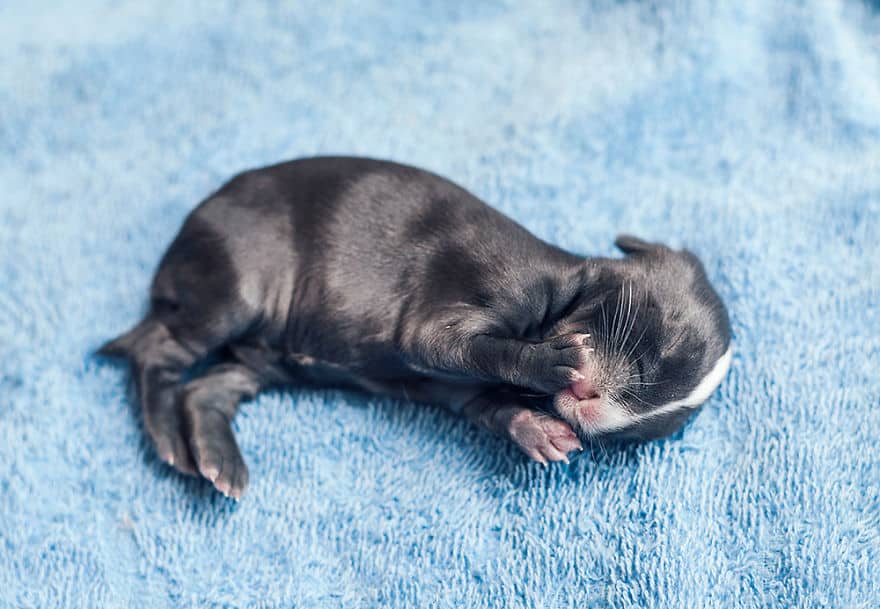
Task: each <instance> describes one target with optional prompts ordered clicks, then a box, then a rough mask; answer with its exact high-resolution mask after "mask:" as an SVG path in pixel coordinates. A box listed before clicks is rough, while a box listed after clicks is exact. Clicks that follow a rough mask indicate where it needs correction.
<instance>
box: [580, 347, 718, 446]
mask: <svg viewBox="0 0 880 609" xmlns="http://www.w3.org/2000/svg"><path fill="white" fill-rule="evenodd" d="M732 356H733V347H732V346H730V347H728V348H727V351H725V352H724V355H722V356H721V357H719V358H718V361H717V362H715V365H714V366H713V367H712V369H711V370H710V371H709V373H708V374H707V375H706V376H704V377H703V380H702V381H700V384H699V385H697V386H696V387H695V388H694V390H693V391H691V392H690V394H688V395H687V396H686V397H684V398H682V399H680V400H675V401H674V402H669V403H668V404H664V405H663V406H660V407H659V408H655V409H654V410H652V411H651V412H646V413H644V414H633V415H630V414H627V413H625V412H623V411H621V410H620V409H619V408H608V409H607V410H605V411H604V412H603V415H602V420H601V422H600V424H599V425H597V427H598V428H599V429H598V430H597V431H614V430H617V429H623V428H625V427H629V426H631V425H635V424H638V423H641V422H642V421H646V420H648V419H651V418H653V417H659V416H662V415H665V414H669V413H671V412H675V411H676V410H679V409H682V408H692V407H694V406H699V405H700V404H702V403H703V402H705V401H706V400H707V399H709V396H710V395H712V392H713V391H715V389H716V388H717V387H718V385H720V384H721V381H722V380H723V379H724V376H725V375H726V374H727V371H728V369H729V368H730V360H731V358H732Z"/></svg>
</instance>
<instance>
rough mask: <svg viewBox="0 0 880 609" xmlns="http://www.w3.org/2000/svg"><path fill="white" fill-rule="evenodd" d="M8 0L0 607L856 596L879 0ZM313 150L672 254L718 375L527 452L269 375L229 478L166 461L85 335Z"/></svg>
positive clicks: (868, 369)
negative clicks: (715, 302) (579, 437)
mask: <svg viewBox="0 0 880 609" xmlns="http://www.w3.org/2000/svg"><path fill="white" fill-rule="evenodd" d="M34 4H35V3H31V2H6V3H3V7H2V8H0V58H2V59H0V186H2V196H0V286H2V291H0V362H2V363H0V606H3V607H40V608H48V607H56V606H63V607H126V608H127V607H146V608H152V607H178V606H185V607H245V606H248V607H251V606H253V607H266V608H268V607H279V608H281V607H284V608H288V607H308V608H310V607H345V608H357V607H385V606H389V607H428V606H436V607H455V608H460V607H474V608H478V607H544V608H555V607H560V608H562V607H670V608H682V607H749V608H752V607H836V608H851V607H864V608H868V607H871V608H873V607H877V606H878V605H880V590H878V582H880V501H878V494H880V445H878V444H880V443H878V430H880V374H878V370H880V338H878V335H880V331H878V328H880V314H878V307H880V272H878V264H880V246H878V239H880V38H878V34H880V14H878V10H877V8H876V7H874V8H872V7H871V6H868V5H864V4H861V3H858V2H853V3H850V4H844V5H836V4H834V3H833V2H825V1H822V0H814V1H806V2H801V3H790V2H785V3H782V4H779V5H775V4H772V3H769V2H766V1H764V0H752V1H738V2H732V3H730V6H728V7H726V8H724V7H721V6H718V3H717V2H715V1H714V0H705V1H704V2H698V3H694V4H692V5H689V4H684V3H681V4H679V3H667V2H658V3H657V5H652V4H650V3H630V2H613V3H612V2H593V3H587V2H570V3H564V2H557V3H554V4H552V5H551V4H548V3H523V2H514V1H511V2H508V3H504V2H490V3H479V5H478V6H477V5H476V3H472V2H468V1H461V2H448V1H446V0H437V1H436V2H428V3H424V4H425V5H424V6H422V7H420V8H419V9H418V10H416V9H415V4H416V3H409V2H399V1H398V2H387V1H384V0H361V1H359V2H356V3H355V2H352V3H347V5H345V6H343V5H338V6H337V5H331V4H330V3H328V2H326V1H325V0H309V1H307V2H296V3H290V4H289V6H279V5H278V4H276V3H267V4H265V5H257V4H255V3H237V2H228V3H226V4H224V3H219V2H206V3H204V4H201V5H195V4H192V3H161V5H162V6H161V7H158V6H153V5H154V4H159V3H150V2H130V3H121V2H109V1H108V2H104V3H102V2H97V1H90V2H84V1H78V2H74V3H64V4H61V3H59V5H58V6H49V5H45V4H43V5H42V6H40V7H37V6H34ZM796 4H797V6H796ZM671 5H674V6H671ZM316 153H355V154H364V155H370V156H378V157H386V158H393V159H397V160H401V161H405V162H410V163H414V164H418V165H421V166H424V167H427V168H431V169H433V170H435V171H438V172H440V173H443V174H445V175H448V176H450V177H452V178H453V179H454V180H456V181H458V182H459V183H461V184H463V185H465V186H466V187H468V188H470V189H472V190H473V191H474V192H475V193H477V194H478V195H480V196H481V197H483V198H484V199H485V200H487V201H489V202H491V203H492V204H493V205H495V206H497V207H498V208H499V209H501V210H503V211H504V212H506V213H508V214H509V215H511V216H513V217H514V218H516V219H518V220H519V221H521V222H522V223H523V224H525V225H526V226H527V227H528V228H529V229H531V230H532V231H534V232H535V233H536V234H537V235H539V236H541V237H542V238H545V239H548V240H550V241H552V242H554V243H557V244H559V245H561V246H564V247H566V248H569V249H572V250H575V251H578V252H583V253H591V254H612V252H613V249H612V246H611V242H612V239H613V238H614V236H615V234H616V233H618V232H622V231H627V232H632V233H635V234H637V235H641V236H643V237H647V238H650V239H656V240H661V241H664V242H667V243H671V244H674V245H687V246H689V247H691V248H692V249H693V250H694V251H696V252H697V253H698V254H699V255H700V256H701V257H702V258H703V260H704V261H705V264H706V267H707V269H708V271H709V273H710V275H711V277H712V279H713V281H714V282H716V284H717V286H718V288H719V290H720V292H721V294H722V295H723V297H724V299H725V300H726V302H727V303H728V305H729V307H730V312H731V317H732V320H733V327H734V333H735V345H736V347H735V348H736V352H735V356H734V363H733V367H732V370H731V373H730V376H729V378H728V380H727V381H726V382H725V383H724V384H723V386H722V387H721V389H720V390H719V391H718V392H716V394H715V395H714V396H713V397H712V399H711V400H710V401H709V403H708V404H707V406H706V407H705V408H704V410H703V411H702V412H701V413H700V415H699V416H698V417H696V418H695V419H694V420H693V422H692V423H691V424H690V425H689V426H688V427H687V429H686V430H685V431H684V432H683V433H682V434H679V435H678V436H676V437H674V438H673V439H671V440H668V441H663V442H654V443H650V444H646V445H642V446H635V447H628V448H623V449H620V448H618V449H611V450H610V451H609V452H608V453H605V452H603V451H602V450H600V449H598V448H597V449H596V450H595V451H593V452H592V453H590V452H589V451H587V452H586V453H584V454H583V455H582V456H581V457H580V458H578V459H576V460H575V461H574V462H573V463H572V464H571V465H568V466H566V465H553V466H551V467H548V468H547V469H543V468H542V467H541V466H539V465H536V464H534V463H529V462H527V461H526V460H525V458H524V457H523V456H522V455H520V454H519V452H518V451H517V450H516V449H515V448H514V447H512V446H510V445H508V444H507V443H505V442H503V441H501V440H498V439H495V438H493V437H491V436H489V435H488V434H487V433H485V432H482V431H479V430H477V429H475V428H472V427H471V426H470V425H469V424H467V423H465V422H463V421H461V420H459V419H457V418H455V417H453V416H451V415H449V414H447V413H446V412H444V411H441V410H439V409H434V408H428V407H424V406H419V405H415V404H408V403H401V402H395V401H392V400H384V399H378V398H368V397H364V396H360V395H355V394H351V393H346V392H342V391H334V390H327V391H303V390H295V389H294V390H291V391H290V392H282V393H272V394H266V395H262V396H261V397H259V398H258V399H256V400H254V401H253V402H251V403H248V404H246V405H245V406H244V408H243V412H242V413H241V415H240V416H239V418H238V419H237V423H236V426H237V430H238V435H239V438H240V441H241V444H242V447H243V451H244V454H245V457H246V458H247V460H248V463H249V464H250V468H251V480H252V485H251V487H250V489H249V493H248V494H247V495H246V497H245V498H244V500H243V501H242V502H241V503H240V504H235V503H233V502H232V501H230V500H227V499H224V498H223V497H221V496H219V495H218V494H217V493H215V492H213V491H211V490H210V489H209V486H208V485H207V484H205V483H203V482H201V481H196V480H193V479H185V478H183V477H181V476H178V475H176V474H174V473H172V471H171V470H170V469H169V468H168V467H165V466H163V465H162V464H160V463H159V462H158V461H157V458H156V456H155V454H154V452H153V451H152V449H151V448H150V447H149V445H148V444H147V443H146V442H145V440H144V438H143V434H142V430H141V427H140V422H139V418H138V417H137V413H136V411H135V410H134V409H133V407H132V402H131V400H130V399H129V397H128V395H127V392H126V381H125V375H124V373H123V369H122V368H121V367H119V366H115V365H113V364H111V363H108V362H104V361H98V360H97V359H95V358H93V356H92V355H91V352H92V351H93V350H94V349H95V348H96V347H97V346H98V345H99V344H100V343H101V342H102V341H103V340H105V339H107V338H109V337H111V336H113V335H115V334H117V333H119V332H121V331H123V330H125V329H127V328H128V327H130V326H131V325H132V324H133V323H134V322H135V321H136V320H137V319H138V317H139V315H140V314H141V313H142V311H143V308H144V305H145V301H146V294H147V286H148V283H149V280H150V277H151V274H152V271H153V269H154V268H155V265H156V264H157V261H158V259H159V256H160V255H161V253H162V251H163V250H164V248H165V247H166V246H167V245H168V243H169V242H170V240H171V239H172V237H173V236H174V234H175V232H176V230H177V229H178V227H179V225H180V223H181V220H182V219H183V218H184V216H185V214H186V213H187V212H188V211H189V210H190V209H191V208H192V207H193V206H194V205H195V204H196V203H197V202H198V201H199V200H200V198H201V197H203V196H204V195H206V194H207V193H209V192H210V191H211V190H212V189H214V188H216V187H217V186H219V185H220V184H221V183H222V182H223V181H224V180H225V179H227V178H228V177H230V176H231V175H232V174H234V173H235V172H237V171H239V170H241V169H243V168H247V167H252V166H258V165H262V164H267V163H270V162H274V161H278V160H282V159H287V158H292V157H297V156H304V155H312V154H316Z"/></svg>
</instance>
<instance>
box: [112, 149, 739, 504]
mask: <svg viewBox="0 0 880 609" xmlns="http://www.w3.org/2000/svg"><path fill="white" fill-rule="evenodd" d="M618 244H619V246H620V247H621V249H623V250H624V251H625V252H626V253H627V254H628V255H627V256H626V257H625V258H624V259H607V258H591V259H585V258H583V257H580V256H577V255H574V254H571V253H568V252H566V251H563V250H561V249H559V248H557V247H555V246H553V245H550V244H547V243H545V242H543V241H541V240H539V239H537V238H536V237H534V236H532V235H531V234H530V233H529V232H528V231H526V230H525V229H524V228H523V227H521V226H520V225H518V224H517V223H515V222H514V221H513V220H511V219H509V218H507V217H505V216H504V215H502V214H501V213H499V212H497V211H495V210H494V209H492V208H491V207H489V206H488V205H486V204H484V203H483V202H481V201H480V200H478V199H477V198H476V197H474V196H473V195H471V194H470V193H468V192H467V191H465V190H463V189H462V188H460V187H458V186H456V185H455V184H453V183H451V182H449V181H448V180H446V179H443V178H441V177H439V176H437V175H434V174H432V173H429V172H426V171H422V170H420V169H416V168H413V167H408V166H404V165H400V164H396V163H391V162H384V161H377V160H370V159H362V158H312V159H302V160H296V161H291V162H287V163H282V164H279V165H274V166H271V167H266V168H262V169H257V170H253V171H247V172H245V173H242V174H240V175H238V176H236V177H235V178H233V179H232V180H231V181H229V182H228V183H227V184H225V185H224V186H223V187H222V188H220V190H218V191H217V192H216V193H214V194H213V195H211V196H210V197H209V198H208V199H206V200H205V201H204V202H202V203H201V205H199V206H198V207H197V208H196V209H195V210H194V211H193V212H192V213H191V214H190V216H189V217H188V218H187V220H186V222H185V223H184V225H183V227H182V229H181V230H180V233H179V234H178V235H177V238H176V239H175V240H174V242H173V243H172V244H171V246H170V248H169V249H168V251H167V252H166V253H165V256H164V257H163V259H162V261H161V263H160V264H159V268H158V271H157V273H156V276H155V279H154V281H153V284H152V289H151V293H150V308H149V312H148V314H147V315H146V317H145V318H144V319H143V321H141V322H140V323H139V324H138V325H137V326H136V327H135V328H134V329H133V330H131V331H130V332H129V333H127V334H125V335H123V336H121V337H119V338H118V339H116V340H114V341H111V342H110V343H108V344H107V345H105V346H104V347H103V348H102V351H101V352H102V353H104V354H107V355H115V356H121V357H125V358H127V360H128V361H129V362H130V363H131V365H132V368H133V377H134V380H135V383H136V386H137V390H138V396H139V400H140V402H141V405H142V408H143V411H144V421H145V427H146V430H147V432H148V433H149V435H150V437H151V438H152V440H153V442H154V444H155V446H156V448H157V450H158V452H159V455H160V456H161V458H162V459H164V460H165V461H167V462H169V463H172V464H173V465H174V466H175V467H176V468H178V469H179V470H181V471H183V472H187V473H196V471H200V472H201V473H202V474H203V475H205V476H207V477H208V478H211V479H212V481H214V483H215V485H217V487H218V488H219V489H220V490H222V491H223V492H225V493H228V494H231V495H233V496H235V497H238V496H240V495H241V493H242V492H243V491H244V489H245V487H246V485H247V476H248V474H247V468H246V466H245V464H244V461H243V459H242V456H241V453H240V451H239V449H238V446H237V444H236V441H235V438H234V436H233V434H232V430H231V427H230V421H231V419H232V418H233V416H234V415H235V413H236V410H237V408H238V404H239V402H240V401H241V400H242V399H245V398H249V397H252V396H253V395H255V394H256V393H257V392H258V391H260V390H261V389H263V388H266V387H268V386H278V385H286V384H290V383H316V384H321V385H327V384H330V385H334V386H346V387H353V388H360V389H366V390H368V391H374V392H379V393H387V394H390V395H395V396H404V397H411V398H413V399H417V400H426V401H431V402H440V403H447V404H448V405H451V406H453V407H455V408H457V409H459V410H464V411H465V413H467V414H468V416H470V417H471V418H472V419H474V420H476V421H479V422H482V423H483V424H485V425H487V427H490V428H493V424H491V423H487V421H488V420H489V419H491V420H495V419H497V418H499V417H501V418H503V417H506V416H508V415H510V414H511V412H513V413H514V414H515V413H517V412H520V411H528V412H535V411H537V410H540V409H545V410H546V409H550V408H552V406H551V404H550V400H549V399H547V398H542V397H541V396H549V395H552V394H554V393H555V392H558V391H560V390H561V389H563V388H565V387H566V386H568V385H569V384H570V383H571V382H572V375H573V371H574V370H575V369H577V368H578V367H579V366H581V365H582V364H583V359H584V357H585V355H584V345H583V344H582V341H580V340H578V339H577V338H576V337H575V334H574V333H583V332H589V333H591V334H592V335H593V337H594V338H596V337H601V336H602V333H603V331H604V332H606V333H607V332H608V327H607V326H608V320H607V317H610V316H611V313H612V312H614V311H618V310H620V309H621V308H622V307H623V303H622V302H621V298H624V297H626V296H627V291H626V289H625V288H626V286H627V285H629V286H630V293H632V286H635V287H636V290H635V295H634V298H635V299H636V300H637V305H638V310H639V311H640V313H639V315H638V317H637V319H634V320H633V325H634V327H633V328H632V331H631V332H630V333H629V334H630V336H631V338H629V339H627V340H628V342H626V341H621V344H618V345H614V350H615V353H616V354H617V356H618V357H621V356H622V354H625V353H627V351H630V353H629V355H628V356H627V361H628V362H629V363H631V364H632V370H634V371H635V370H638V378H639V379H641V384H640V385H638V386H637V387H635V388H633V389H632V391H634V392H636V393H637V395H638V396H639V397H640V399H641V401H638V400H632V403H631V404H630V406H631V408H632V409H635V410H638V409H645V408H650V406H648V405H650V404H660V403H663V402H664V401H669V400H671V399H675V397H676V396H681V395H685V394H687V392H688V391H690V390H691V389H692V388H693V387H694V386H695V385H696V383H697V382H699V379H700V378H701V377H702V376H703V375H704V374H705V373H706V371H707V370H708V369H709V368H710V367H711V366H712V364H713V363H714V362H715V361H716V360H717V359H718V357H719V355H720V354H721V353H723V352H724V350H725V349H726V348H727V345H728V342H729V340H730V329H729V324H728V320H727V314H726V312H725V309H724V307H723V305H722V304H721V301H720V300H719V298H718V296H717V294H716V293H715V291H714V290H713V289H712V287H711V286H710V285H709V283H708V281H707V279H706V276H705V273H704V272H703V269H702V267H701V265H700V263H699V261H698V260H697V259H696V258H695V257H694V256H693V255H691V254H689V253H688V252H679V251H673V250H671V249H668V248H666V247H663V246H659V245H653V244H647V243H645V242H642V241H639V240H637V239H633V238H621V239H619V240H618ZM603 317H605V319H604V320H603ZM636 337H639V340H638V342H636ZM211 354H213V355H215V356H217V357H218V358H219V363H217V364H215V365H214V366H213V367H211V368H209V369H208V370H207V371H206V372H205V373H204V374H203V375H202V376H200V377H198V378H196V379H195V380H191V381H189V382H187V383H185V384H184V383H183V378H184V375H185V374H186V372H187V371H188V370H189V369H190V368H191V367H192V366H193V365H195V364H197V363H199V362H202V361H203V360H205V358H206V357H207V356H209V355H211ZM511 407H513V408H514V410H513V411H511V410H510V409H511ZM493 408H495V410H497V411H498V412H499V413H501V414H499V415H498V416H497V417H496V416H495V414H496V412H495V410H492V409H493ZM489 415H492V416H489ZM502 415H503V416H502ZM686 416H687V413H684V414H681V413H676V416H675V417H672V418H668V419H669V420H666V419H658V420H651V421H650V422H649V423H645V425H644V426H643V428H642V429H636V430H628V433H629V434H630V435H636V436H641V437H655V436H658V435H664V434H668V433H670V432H673V431H675V430H676V429H678V428H679V427H680V426H681V424H682V423H683V420H684V419H685V418H686ZM505 420H506V419H505ZM495 429H496V431H498V429H497V428H495Z"/></svg>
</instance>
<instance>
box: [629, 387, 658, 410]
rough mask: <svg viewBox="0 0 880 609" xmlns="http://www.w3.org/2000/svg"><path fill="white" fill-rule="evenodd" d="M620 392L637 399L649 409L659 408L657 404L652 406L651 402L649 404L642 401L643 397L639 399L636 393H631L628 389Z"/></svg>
mask: <svg viewBox="0 0 880 609" xmlns="http://www.w3.org/2000/svg"><path fill="white" fill-rule="evenodd" d="M620 391H621V393H625V394H626V395H628V396H629V397H632V398H635V399H637V400H638V401H640V402H641V403H642V404H644V405H645V406H648V407H649V408H657V404H652V403H651V402H648V401H647V400H644V399H642V398H641V397H639V396H638V395H636V394H635V393H634V392H632V391H630V390H629V389H627V388H626V387H622V388H621V389H620Z"/></svg>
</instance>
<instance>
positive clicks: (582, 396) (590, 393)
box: [571, 379, 599, 400]
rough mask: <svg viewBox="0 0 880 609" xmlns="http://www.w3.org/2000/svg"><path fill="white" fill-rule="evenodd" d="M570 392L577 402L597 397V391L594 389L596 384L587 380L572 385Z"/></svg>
mask: <svg viewBox="0 0 880 609" xmlns="http://www.w3.org/2000/svg"><path fill="white" fill-rule="evenodd" d="M571 392H572V393H573V394H575V396H577V399H579V400H595V399H596V398H598V397H599V390H598V389H597V388H596V384H595V383H593V382H592V381H591V380H589V379H583V380H581V381H578V382H576V383H575V384H573V385H572V386H571Z"/></svg>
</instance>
